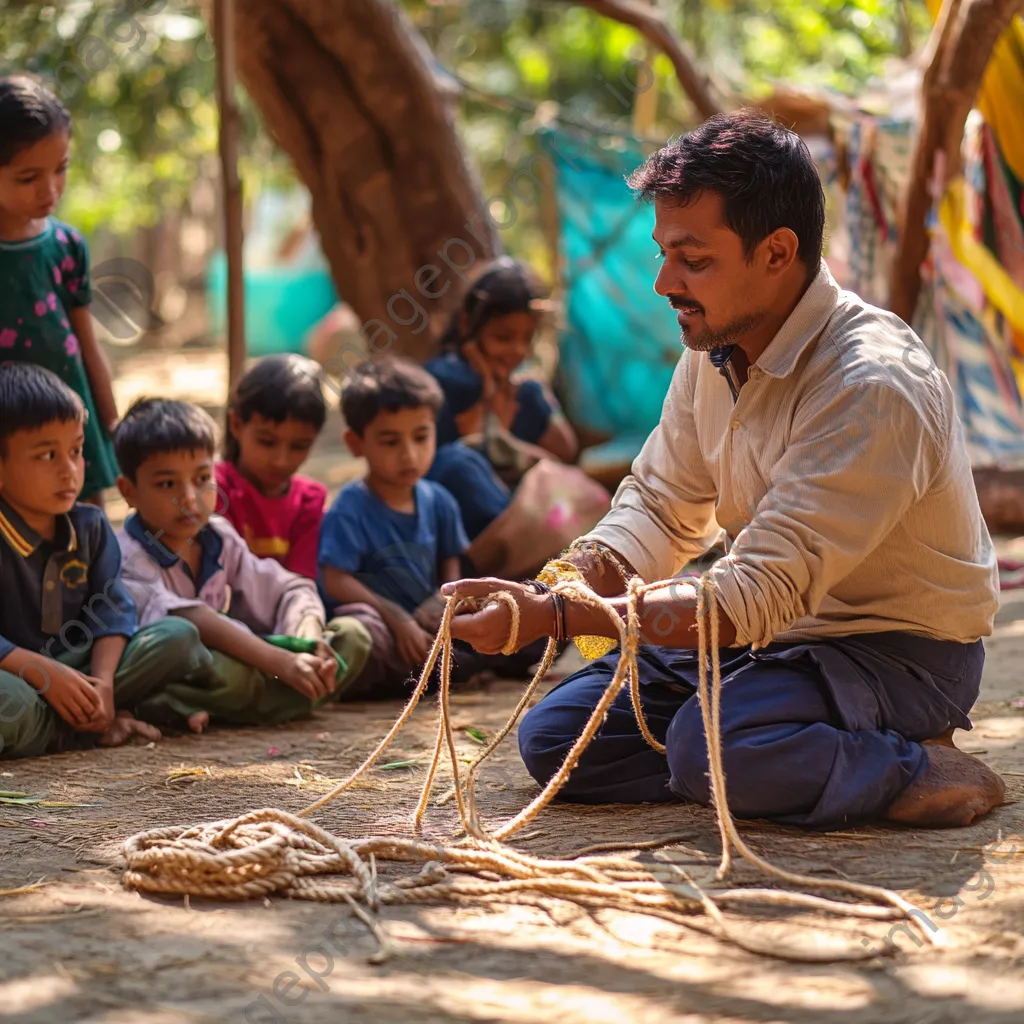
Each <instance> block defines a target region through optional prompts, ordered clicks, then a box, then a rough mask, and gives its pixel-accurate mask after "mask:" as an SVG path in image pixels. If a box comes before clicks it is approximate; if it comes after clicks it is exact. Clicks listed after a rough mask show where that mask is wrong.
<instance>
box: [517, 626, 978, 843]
mask: <svg viewBox="0 0 1024 1024" xmlns="http://www.w3.org/2000/svg"><path fill="white" fill-rule="evenodd" d="M617 661H618V652H617V651H616V652H613V653H612V654H609V655H608V656H607V657H605V658H601V659H600V660H598V661H595V662H593V663H592V664H590V665H588V666H587V667H586V668H584V669H583V670H581V671H580V672H577V673H575V674H574V675H572V676H569V677H568V678H567V679H565V680H564V681H563V682H562V683H560V684H559V685H558V686H557V687H555V689H553V690H552V691H551V692H550V693H549V694H548V695H547V696H546V697H545V698H544V699H543V700H542V701H541V702H540V703H539V704H537V706H536V707H534V708H533V709H532V710H531V711H530V712H529V713H528V714H527V715H526V717H525V718H524V719H523V722H522V724H521V726H520V728H519V749H520V752H521V754H522V757H523V761H524V762H525V764H526V767H527V769H528V770H529V772H530V774H531V775H532V776H533V777H534V778H535V779H536V780H537V781H538V782H539V783H540V784H541V785H543V784H544V783H546V782H547V781H548V780H549V779H550V778H551V776H552V775H554V773H555V772H556V771H557V770H558V768H559V766H560V765H561V764H562V761H563V760H564V759H565V755H566V753H568V751H569V748H570V747H571V746H572V744H573V742H574V741H575V740H576V739H577V737H578V736H579V735H580V733H581V732H582V731H583V726H584V724H585V722H586V720H587V719H588V718H589V716H590V713H591V711H592V710H593V708H594V706H595V704H596V703H597V701H598V700H599V699H600V696H601V694H602V693H603V692H604V690H605V688H606V687H607V685H608V683H609V682H610V681H611V678H612V674H613V672H614V670H615V665H616V663H617ZM984 662H985V651H984V648H983V646H982V643H981V641H980V640H978V641H977V642H976V643H973V644H961V643H955V642H950V641H942V640H931V639H927V638H924V637H918V636H913V635H911V634H909V633H869V634H862V635H859V636H851V637H839V638H834V639H829V640H822V641H817V640H816V641H804V642H800V643H788V644H782V643H775V644H770V645H769V646H767V647H764V648H762V649H761V650H759V651H752V650H750V649H749V648H728V649H723V650H722V652H721V665H722V704H721V722H722V748H723V762H724V766H725V773H726V794H727V796H728V800H729V806H730V808H731V809H732V812H733V813H734V814H735V815H736V816H737V817H740V818H770V819H772V820H774V821H778V822H783V823H787V824H793V825H802V826H805V827H808V828H817V829H823V830H825V829H840V828H846V827H848V826H851V825H855V824H857V823H859V822H864V821H869V820H871V819H873V818H877V817H878V816H879V815H880V814H881V812H882V811H884V810H885V809H886V808H887V807H888V806H889V804H891V803H892V801H893V800H894V799H895V798H896V796H897V795H898V794H899V793H900V792H901V791H902V790H903V789H904V788H905V787H906V786H908V785H909V784H910V783H911V782H913V780H914V779H915V778H916V777H917V776H918V775H919V774H920V773H921V772H922V771H924V768H925V766H926V764H927V754H926V752H925V748H924V747H922V746H921V743H920V741H921V740H925V739H931V738H933V737H936V736H940V735H941V734H942V733H944V732H945V731H946V730H948V729H950V728H953V727H956V728H961V729H969V728H970V727H971V723H970V719H969V718H968V717H967V712H968V711H969V710H970V708H971V706H972V705H973V704H974V702H975V700H976V699H977V696H978V691H979V689H980V686H981V671H982V666H983V665H984ZM638 665H639V674H640V699H641V704H642V706H643V710H644V713H645V715H646V717H647V722H648V725H649V726H650V729H651V732H652V733H653V734H654V735H655V736H656V737H657V738H658V740H659V741H660V742H662V743H664V744H665V746H666V748H667V749H666V752H665V753H664V754H659V753H658V752H657V751H655V750H653V749H652V748H651V747H650V746H649V745H648V744H647V742H646V741H645V740H644V738H643V736H642V735H641V733H640V730H639V728H638V726H637V723H636V718H635V716H634V714H633V708H632V704H631V702H630V698H629V690H628V687H627V688H624V689H623V690H622V692H621V693H620V694H619V697H618V699H617V700H616V702H615V704H614V705H613V706H612V708H611V710H610V711H609V713H608V717H607V719H606V721H605V723H604V725H602V727H601V730H600V731H599V732H598V734H597V736H595V738H594V740H593V742H592V743H591V744H590V746H589V747H588V748H587V750H586V751H585V752H584V754H583V757H582V758H581V760H580V763H579V764H578V765H577V767H576V768H575V770H574V771H573V772H572V774H571V775H570V777H569V780H568V782H567V784H566V786H565V788H564V789H563V790H562V792H561V794H560V797H561V799H563V800H568V801H573V802H577V803H643V802H648V801H651V802H654V801H667V800H673V799H681V800H686V801H690V802H692V803H698V804H703V805H705V806H707V805H708V804H709V803H710V799H711V797H710V781H709V779H708V776H707V772H708V757H707V746H706V743H705V739H704V728H703V723H702V721H701V714H700V706H699V704H698V699H697V696H696V690H697V657H696V654H695V652H693V651H687V650H674V649H670V648H665V647H643V648H641V650H640V656H639V660H638Z"/></svg>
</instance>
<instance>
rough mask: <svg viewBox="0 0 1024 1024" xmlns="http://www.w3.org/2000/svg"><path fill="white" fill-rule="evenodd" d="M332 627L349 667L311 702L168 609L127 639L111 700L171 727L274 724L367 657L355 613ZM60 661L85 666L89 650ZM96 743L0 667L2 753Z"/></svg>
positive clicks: (309, 706) (349, 678)
mask: <svg viewBox="0 0 1024 1024" xmlns="http://www.w3.org/2000/svg"><path fill="white" fill-rule="evenodd" d="M330 630H331V634H330V642H331V646H332V647H333V648H334V650H335V651H336V652H337V653H338V654H339V655H340V656H341V658H342V660H343V661H344V662H345V664H346V666H347V670H346V672H345V674H344V676H343V677H342V678H341V679H339V680H338V688H337V690H336V691H335V692H334V693H333V694H331V695H330V696H329V697H327V698H324V699H322V700H319V701H311V700H310V699H309V698H308V697H304V696H303V695H302V694H301V693H299V692H298V691H296V690H293V689H291V688H290V687H288V686H285V684H284V683H282V682H281V681H280V680H279V679H276V678H274V677H273V676H269V675H267V674H266V673H264V672H261V671H260V670H259V669H255V668H253V667H252V666H250V665H246V664H244V663H242V662H240V661H236V660H235V659H233V658H229V657H227V656H226V655H223V654H221V653H220V652H219V651H210V650H208V649H207V648H206V647H204V646H203V644H202V642H201V641H200V639H199V631H198V630H197V629H196V627H195V626H194V625H193V624H192V623H191V622H189V621H188V620H187V619H183V618H180V617H178V616H173V615H172V616H170V617H169V618H166V619H162V620H161V621H160V622H157V623H154V624H153V625H152V626H148V627H146V628H145V629H140V630H139V632H138V633H136V634H135V636H133V637H132V638H131V640H129V641H128V645H127V647H125V650H124V654H123V655H122V656H121V662H120V664H119V665H118V667H117V672H116V673H115V675H114V705H115V707H117V708H118V709H122V708H124V709H128V710H130V711H132V713H133V714H134V715H135V716H136V717H137V718H139V719H141V720H142V721H145V722H151V723H153V724H154V725H164V726H171V727H174V728H183V727H184V726H185V724H186V721H187V719H188V716H189V715H191V714H193V713H194V712H196V711H206V712H207V713H208V714H209V715H210V722H211V724H213V725H216V724H224V725H279V724H281V723H282V722H290V721H293V720H294V719H297V718H304V717H306V716H307V715H309V714H310V712H312V711H313V710H314V709H315V708H317V707H319V706H320V705H321V704H323V703H324V702H325V701H326V700H337V699H338V698H339V697H341V696H342V694H343V693H344V691H345V690H346V689H347V688H348V687H349V686H350V685H351V684H352V683H353V682H354V681H355V679H356V678H357V677H358V676H359V674H360V673H361V672H362V670H363V666H364V665H365V664H366V661H367V659H368V658H369V656H370V648H371V646H372V640H371V638H370V634H369V633H368V632H367V630H366V627H365V626H363V625H362V624H361V623H359V622H357V621H356V620H355V619H349V618H343V619H335V620H334V621H333V622H331V624H330ZM59 660H60V661H62V662H63V663H64V664H66V665H70V666H71V667H72V668H75V669H78V670H79V671H82V672H88V671H89V666H90V656H89V652H88V651H86V652H84V653H82V654H67V655H63V656H62V657H61V658H60V659H59ZM94 742H95V734H92V733H81V732H77V731H76V730H74V729H73V728H72V727H71V726H70V725H68V724H67V722H65V721H64V720H63V719H62V718H61V717H60V716H59V715H58V714H57V713H56V712H55V711H54V710H53V709H52V708H51V707H50V705H49V704H47V703H46V701H45V699H44V698H43V697H42V696H41V695H40V693H39V691H38V690H36V689H35V687H33V686H30V685H29V684H28V683H26V682H25V681H24V680H22V679H20V678H19V677H18V676H16V675H13V674H12V673H10V672H4V671H2V670H0V759H3V758H12V757H36V756H38V755H40V754H52V753H56V752H58V751H60V750H66V749H69V748H73V747H82V746H89V745H91V744H92V743H94Z"/></svg>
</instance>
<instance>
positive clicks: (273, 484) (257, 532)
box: [216, 355, 327, 579]
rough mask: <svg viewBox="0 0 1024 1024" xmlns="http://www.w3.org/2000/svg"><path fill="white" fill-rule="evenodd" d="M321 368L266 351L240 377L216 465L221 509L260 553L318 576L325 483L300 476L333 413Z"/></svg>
mask: <svg viewBox="0 0 1024 1024" xmlns="http://www.w3.org/2000/svg"><path fill="white" fill-rule="evenodd" d="M320 380H321V374H320V367H319V366H318V365H317V364H316V363H314V362H313V361H312V360H310V359H306V358H304V357H303V356H298V355H282V356H268V357H267V358H266V359H261V360H260V361H259V362H258V363H256V364H255V365H254V366H252V367H251V368H250V369H249V370H248V371H247V372H246V373H245V375H244V376H243V377H242V378H241V380H239V382H238V384H237V385H236V386H235V390H234V392H233V393H232V396H231V400H230V402H229V404H228V416H227V431H226V433H225V438H224V461H223V462H219V463H218V464H217V467H216V474H217V487H218V491H219V496H220V500H219V504H220V506H221V508H220V511H221V514H222V515H224V516H225V517H226V518H227V519H228V520H230V522H231V524H232V525H233V526H234V527H235V529H236V530H238V532H239V533H240V534H241V535H242V537H243V538H244V539H245V542H246V543H247V544H248V545H249V550H250V551H252V553H253V554H255V555H258V556H259V557H260V558H273V559H275V560H276V561H278V562H280V563H281V565H283V566H284V567H285V568H286V569H290V570H291V571H292V572H295V573H298V574H299V575H300V576H307V577H309V579H316V574H317V564H316V558H317V543H318V541H319V538H320V521H321V520H322V519H323V514H324V502H325V501H326V499H327V488H326V487H324V485H323V484H321V483H318V482H317V481H316V480H310V479H309V478H308V477H304V476H298V475H297V473H296V471H297V470H298V469H299V467H300V466H301V465H302V463H303V462H305V461H306V458H307V457H308V455H309V451H310V449H311V448H312V447H313V442H314V441H316V439H317V436H318V435H319V433H320V431H321V429H322V428H323V425H324V421H325V420H326V418H327V404H326V402H325V401H324V396H323V391H322V390H321V386H320Z"/></svg>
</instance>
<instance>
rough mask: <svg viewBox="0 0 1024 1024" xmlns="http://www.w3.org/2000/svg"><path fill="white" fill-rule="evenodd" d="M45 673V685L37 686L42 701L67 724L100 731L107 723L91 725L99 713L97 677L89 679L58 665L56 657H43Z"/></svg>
mask: <svg viewBox="0 0 1024 1024" xmlns="http://www.w3.org/2000/svg"><path fill="white" fill-rule="evenodd" d="M46 674H47V679H46V683H47V684H48V685H46V687H45V689H43V688H42V687H41V688H40V692H41V693H42V695H43V698H44V699H45V700H46V703H47V704H49V705H50V707H51V708H53V710H54V711H56V712H57V714H58V715H60V717H61V718H63V719H64V721H65V722H67V723H68V725H70V726H71V727H72V728H74V729H77V730H79V731H83V732H103V731H104V729H106V728H107V725H109V723H107V725H104V727H103V729H96V728H93V727H92V726H91V723H93V722H95V721H97V715H99V714H100V713H101V705H102V701H101V698H100V693H99V689H98V685H102V684H101V681H100V680H94V679H91V678H90V677H89V676H86V675H84V674H83V673H81V672H76V671H75V669H73V668H70V667H68V666H67V665H62V664H61V663H60V662H59V661H47V663H46ZM111 704H113V695H112V694H111ZM111 720H113V716H111Z"/></svg>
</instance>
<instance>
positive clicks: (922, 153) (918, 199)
mask: <svg viewBox="0 0 1024 1024" xmlns="http://www.w3.org/2000/svg"><path fill="white" fill-rule="evenodd" d="M1021 12H1024V0H944V2H943V5H942V9H941V11H940V12H939V17H938V19H937V20H936V22H935V27H934V28H933V29H932V35H931V39H930V40H929V43H928V49H927V51H926V53H925V58H924V63H925V71H924V76H923V79H922V82H921V124H920V127H919V128H918V133H917V139H916V141H915V143H914V149H913V154H912V156H911V161H910V177H909V180H908V182H907V187H906V192H905V195H904V200H903V203H902V211H901V214H900V222H899V235H898V237H897V240H896V254H895V257H894V259H893V265H892V272H891V276H890V281H889V308H890V309H891V310H892V311H893V312H894V313H895V314H896V315H897V316H899V317H901V318H902V319H903V320H904V321H906V322H907V323H910V322H911V320H912V319H913V316H914V312H915V310H916V308H917V300H918V296H919V295H920V292H921V264H922V263H924V261H925V259H926V257H927V256H928V246H929V241H930V240H929V238H928V231H927V226H926V225H927V219H928V211H929V210H930V209H931V207H932V204H933V202H935V201H936V200H938V199H939V198H941V196H942V195H943V193H944V192H945V189H946V186H947V185H948V184H949V182H950V181H952V180H953V179H955V178H956V177H957V176H958V175H959V174H960V169H961V168H960V145H961V143H962V141H963V137H964V125H965V124H966V122H967V115H968V114H969V113H970V112H971V107H972V106H973V105H974V101H975V99H976V97H977V95H978V90H979V89H980V88H981V83H982V79H983V77H984V75H985V68H986V67H987V66H988V62H989V58H990V57H991V55H992V50H993V48H994V47H995V44H996V42H997V41H998V39H999V36H1000V35H1001V34H1002V32H1003V31H1004V30H1005V29H1006V27H1007V26H1008V25H1009V24H1010V23H1011V21H1012V20H1013V18H1014V17H1015V16H1016V15H1017V14H1020V13H1021ZM939 154H942V157H941V160H942V163H941V164H940V165H939V166H941V168H942V171H943V173H942V175H941V176H940V177H939V179H938V181H937V188H938V191H937V193H936V194H935V195H933V194H932V192H933V189H931V188H930V187H929V183H930V182H932V181H935V180H936V174H935V170H936V160H937V158H938V157H939Z"/></svg>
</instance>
